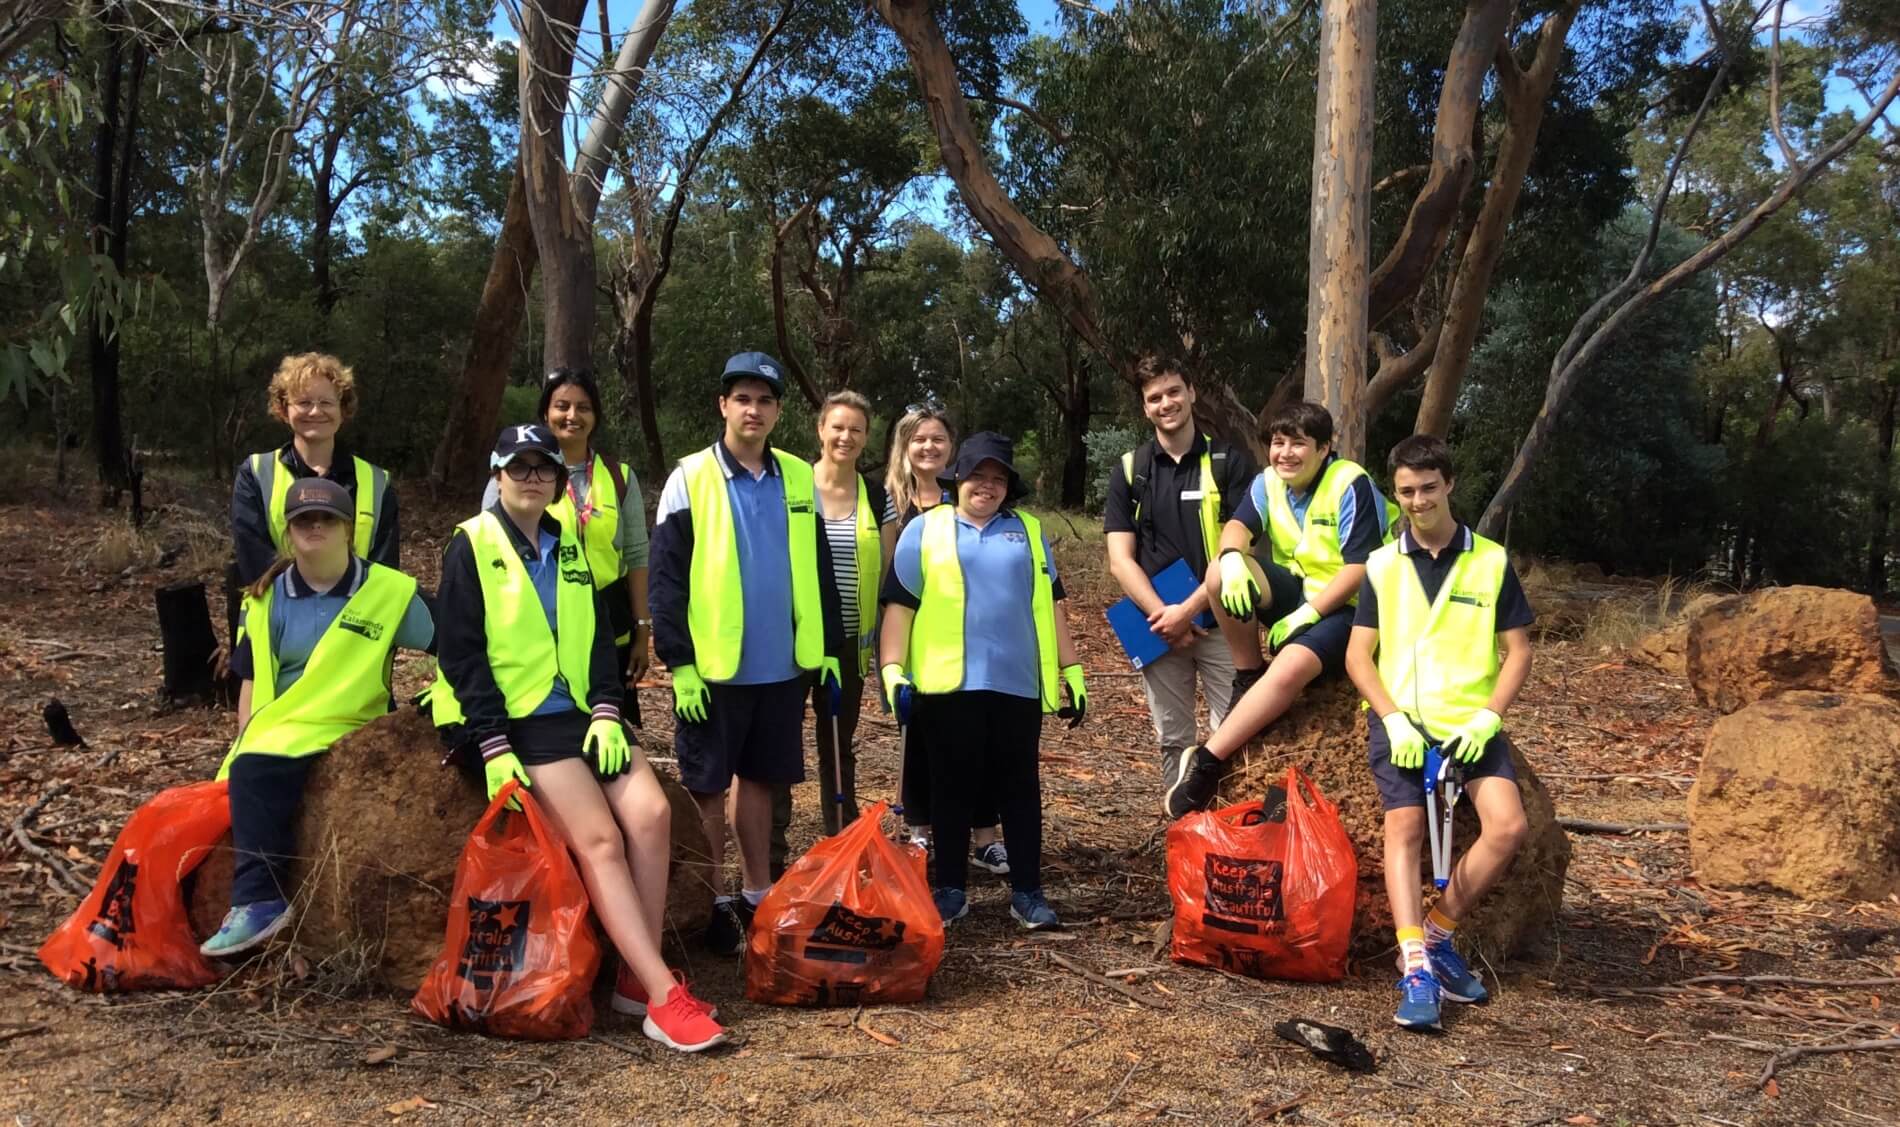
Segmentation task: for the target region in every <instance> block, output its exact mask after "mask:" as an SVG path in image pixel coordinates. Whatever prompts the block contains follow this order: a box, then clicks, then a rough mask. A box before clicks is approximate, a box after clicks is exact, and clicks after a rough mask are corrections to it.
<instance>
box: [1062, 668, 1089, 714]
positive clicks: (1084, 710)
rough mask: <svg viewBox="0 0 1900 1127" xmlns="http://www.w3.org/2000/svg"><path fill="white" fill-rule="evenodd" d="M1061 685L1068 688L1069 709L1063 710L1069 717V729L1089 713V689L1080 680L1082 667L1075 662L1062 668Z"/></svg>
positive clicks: (1086, 684) (1085, 683)
mask: <svg viewBox="0 0 1900 1127" xmlns="http://www.w3.org/2000/svg"><path fill="white" fill-rule="evenodd" d="M1062 683H1063V684H1064V685H1067V686H1068V687H1069V707H1068V708H1067V709H1066V710H1065V711H1066V712H1067V713H1068V716H1069V727H1071V728H1073V727H1075V726H1076V725H1077V724H1080V723H1081V722H1082V718H1083V717H1084V716H1087V715H1088V711H1089V687H1088V683H1087V682H1085V681H1084V680H1082V665H1081V663H1080V662H1077V663H1075V664H1073V665H1065V666H1063V667H1062Z"/></svg>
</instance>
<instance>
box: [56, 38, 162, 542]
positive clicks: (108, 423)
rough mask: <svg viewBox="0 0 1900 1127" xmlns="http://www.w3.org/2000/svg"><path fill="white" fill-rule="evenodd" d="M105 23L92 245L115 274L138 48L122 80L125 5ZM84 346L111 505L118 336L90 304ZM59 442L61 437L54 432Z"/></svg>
mask: <svg viewBox="0 0 1900 1127" xmlns="http://www.w3.org/2000/svg"><path fill="white" fill-rule="evenodd" d="M104 22H105V25H106V27H107V31H106V46H105V60H104V63H103V65H102V68H101V69H102V71H103V77H104V84H103V89H102V90H101V93H100V103H99V125H98V128H97V129H96V130H95V131H94V134H93V203H92V222H93V230H92V249H93V253H94V254H103V255H105V256H106V257H107V258H109V259H110V260H111V262H112V265H113V267H114V268H115V269H117V270H118V271H119V273H120V275H121V276H123V275H124V272H125V263H126V234H127V227H128V226H129V224H130V216H129V206H130V201H131V177H132V169H131V165H132V161H133V159H134V158H135V156H136V155H137V151H138V150H137V144H136V141H135V140H134V133H135V131H136V129H137V125H138V102H139V87H140V86H141V85H143V81H144V77H145V48H144V46H143V45H142V44H134V45H133V47H132V53H133V57H132V63H131V66H132V81H131V83H130V84H129V87H128V84H127V83H126V82H125V80H124V72H125V69H126V61H125V50H126V32H125V29H124V27H123V22H124V12H123V10H122V9H118V8H113V9H110V10H108V11H107V12H106V13H105V17H104ZM87 336H88V340H87V352H88V356H89V359H90V365H89V366H90V368H91V375H92V444H93V452H94V454H95V455H96V456H97V458H98V460H99V482H100V484H101V485H103V486H104V487H105V496H106V498H107V500H108V501H109V503H110V504H111V505H114V506H116V505H117V504H118V501H119V495H120V493H121V492H122V491H124V490H125V489H126V488H127V487H128V486H129V485H130V484H131V480H130V470H131V467H130V466H128V465H127V464H126V451H125V434H124V421H123V419H122V417H121V410H120V401H119V341H120V336H119V334H118V332H117V331H116V326H113V325H111V324H109V323H108V320H107V316H106V313H105V311H104V310H103V309H101V308H100V307H99V305H98V304H97V303H95V305H94V307H93V310H92V318H91V322H90V324H89V326H88V333H87ZM57 437H58V441H59V442H60V443H62V444H63V443H64V442H65V439H66V436H65V435H63V434H62V435H59V436H57Z"/></svg>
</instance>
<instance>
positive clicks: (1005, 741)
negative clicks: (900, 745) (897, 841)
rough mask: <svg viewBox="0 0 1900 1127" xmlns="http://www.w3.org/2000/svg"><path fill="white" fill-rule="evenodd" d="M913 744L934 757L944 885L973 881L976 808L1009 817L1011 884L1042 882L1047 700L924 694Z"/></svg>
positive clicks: (1031, 887)
mask: <svg viewBox="0 0 1900 1127" xmlns="http://www.w3.org/2000/svg"><path fill="white" fill-rule="evenodd" d="M910 738H911V742H913V743H916V742H918V741H919V740H921V741H922V742H923V743H924V745H925V753H926V755H927V756H928V758H929V761H930V801H931V809H930V824H931V828H932V830H933V831H934V832H935V834H936V838H937V886H938V887H940V888H963V887H964V886H965V885H966V884H967V883H968V881H969V868H970V828H971V826H972V825H974V824H975V823H974V819H975V817H976V811H978V810H984V811H989V810H995V811H997V812H999V813H1000V814H1001V815H1002V822H1003V836H1004V838H1005V839H1006V840H1007V841H1008V842H1009V883H1010V886H1011V887H1012V888H1014V889H1015V890H1016V891H1017V892H1033V891H1035V890H1036V889H1039V888H1041V887H1042V772H1041V765H1040V763H1039V762H1038V755H1037V753H1038V748H1039V745H1040V744H1041V742H1042V702H1040V701H1037V700H1032V699H1030V698H1028V697H1013V696H1008V695H1006V694H1003V693H992V692H985V691H981V690H978V691H971V692H957V693H944V694H941V695H937V696H919V697H918V698H917V706H916V710H915V712H914V713H913V714H912V716H911V732H910Z"/></svg>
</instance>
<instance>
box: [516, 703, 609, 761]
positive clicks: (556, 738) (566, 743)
mask: <svg viewBox="0 0 1900 1127" xmlns="http://www.w3.org/2000/svg"><path fill="white" fill-rule="evenodd" d="M592 720H593V717H592V715H591V714H589V713H586V712H582V711H581V710H580V709H578V708H569V709H566V710H564V711H561V712H550V713H548V714H547V715H546V716H523V717H522V718H521V719H519V720H510V721H508V746H509V748H510V749H511V750H513V751H514V753H515V756H516V758H518V759H520V760H521V762H522V763H523V764H524V765H526V766H529V767H540V766H543V765H545V764H548V763H558V762H560V761H561V760H563V759H579V758H581V756H582V755H583V754H584V752H583V750H582V745H584V744H585V743H586V742H587V725H588V724H590V723H591V722H592Z"/></svg>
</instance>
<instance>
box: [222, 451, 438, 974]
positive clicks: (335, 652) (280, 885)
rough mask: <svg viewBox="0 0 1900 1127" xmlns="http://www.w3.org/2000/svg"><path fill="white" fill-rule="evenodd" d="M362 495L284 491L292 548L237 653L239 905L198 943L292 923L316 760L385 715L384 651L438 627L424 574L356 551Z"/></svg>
mask: <svg viewBox="0 0 1900 1127" xmlns="http://www.w3.org/2000/svg"><path fill="white" fill-rule="evenodd" d="M355 507H356V505H355V502H354V501H353V500H352V499H351V497H350V492H349V490H347V489H345V488H344V487H343V486H341V485H339V484H337V483H336V482H334V481H330V480H328V479H325V478H315V477H311V478H302V479H300V480H298V481H296V482H293V483H292V484H291V485H290V486H289V487H288V488H287V489H286V490H285V491H284V524H285V534H284V549H285V554H284V555H282V556H279V557H278V559H277V562H276V563H274V564H272V565H270V567H268V568H266V569H265V570H264V572H263V573H262V574H261V575H260V576H258V577H257V578H256V579H255V580H254V581H253V582H252V583H251V586H250V589H249V592H248V596H247V597H246V599H245V600H244V609H243V626H242V628H241V629H240V631H239V633H238V637H237V644H236V645H235V646H234V647H233V650H232V654H231V670H232V672H234V673H235V674H237V676H238V677H239V678H240V679H241V680H242V681H243V686H242V688H240V689H239V691H238V737H237V740H236V741H235V742H233V743H232V745H231V750H230V753H229V754H228V755H226V756H225V759H224V764H223V766H222V767H220V768H219V770H218V777H219V778H221V779H225V780H226V781H227V782H228V783H229V786H230V802H231V840H232V845H233V851H234V852H235V854H236V869H235V872H234V873H233V874H232V877H231V910H230V912H229V913H228V914H226V915H225V917H224V923H223V925H222V926H221V927H219V928H218V930H217V933H216V934H215V935H213V936H212V937H211V938H210V939H208V940H206V941H205V943H204V945H203V946H202V947H200V948H199V950H200V951H202V952H203V953H204V954H205V955H207V956H210V957H211V958H229V957H231V956H233V955H241V954H243V953H244V952H246V951H250V950H253V949H254V948H256V947H259V946H261V945H262V944H263V943H264V942H265V941H266V940H268V939H270V938H271V937H272V936H274V935H276V934H277V933H278V932H280V931H282V930H283V929H284V927H285V925H287V924H289V922H290V918H291V913H290V905H289V900H290V894H289V889H290V855H291V853H292V852H293V845H294V843H295V832H296V825H297V809H298V807H299V806H301V805H302V803H303V792H304V784H305V782H306V781H307V780H308V778H309V776H310V768H311V767H312V766H314V765H315V764H316V762H317V758H318V757H319V756H321V755H322V754H324V753H325V752H327V751H329V750H330V745H331V744H333V743H335V742H336V741H337V740H340V739H342V738H343V737H344V736H347V735H349V734H350V733H351V732H354V731H355V730H357V729H358V728H361V727H362V726H363V725H365V724H367V723H369V722H370V721H372V720H374V719H376V718H377V717H378V716H381V715H383V714H385V713H387V712H388V711H389V672H390V654H391V651H392V650H393V649H394V648H395V647H397V646H403V647H405V648H408V649H417V650H419V649H425V648H427V647H428V646H429V644H430V643H431V641H433V639H434V637H435V626H434V623H433V622H432V621H431V618H430V615H429V608H428V606H427V605H426V604H425V603H424V602H423V601H422V598H421V597H420V596H419V595H417V593H416V581H415V580H414V579H411V578H410V577H409V576H407V575H404V574H403V573H402V572H400V571H397V570H395V569H393V568H387V567H384V566H383V565H381V564H376V563H370V562H369V561H368V560H365V559H363V558H362V557H361V556H360V555H358V554H357V553H356V552H355V551H353V550H352V548H351V525H352V522H353V520H354V512H355Z"/></svg>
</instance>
